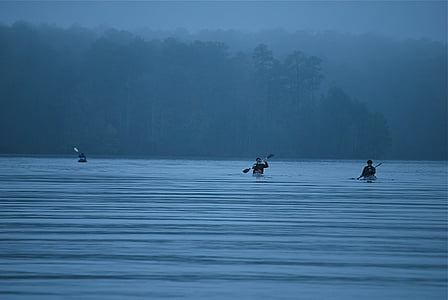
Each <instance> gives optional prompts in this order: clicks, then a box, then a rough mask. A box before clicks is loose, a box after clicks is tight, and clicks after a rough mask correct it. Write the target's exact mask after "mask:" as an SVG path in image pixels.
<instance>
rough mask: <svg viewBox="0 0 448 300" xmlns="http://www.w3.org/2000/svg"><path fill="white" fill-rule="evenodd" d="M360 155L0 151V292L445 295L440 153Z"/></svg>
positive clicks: (66, 295)
mask: <svg viewBox="0 0 448 300" xmlns="http://www.w3.org/2000/svg"><path fill="white" fill-rule="evenodd" d="M364 163H365V162H364V161H331V160H322V161H318V160H312V161H281V160H279V159H276V158H275V157H274V158H273V159H272V160H271V166H270V168H268V169H266V171H265V176H264V177H263V178H255V177H253V176H252V175H251V174H250V173H248V174H244V173H242V172H241V170H243V169H244V168H247V167H249V166H251V164H252V161H247V160H170V159H154V160H150V159H100V158H90V159H89V162H88V163H78V162H77V161H76V159H74V158H26V157H0V298H1V299H165V298H167V299H394V300H396V299H407V300H408V299H425V300H427V299H447V288H448V284H447V281H448V275H447V274H448V273H447V272H448V267H447V266H448V265H447V262H448V254H447V252H448V240H447V233H448V229H447V228H448V227H447V224H448V223H447V197H448V192H447V185H448V181H447V179H448V174H447V163H446V162H411V161H384V162H383V165H381V166H380V167H378V170H377V175H378V180H376V181H375V182H371V183H368V182H364V181H358V180H353V179H352V178H353V177H357V176H359V174H360V173H361V170H362V168H363V167H364ZM375 163H378V162H374V164H375Z"/></svg>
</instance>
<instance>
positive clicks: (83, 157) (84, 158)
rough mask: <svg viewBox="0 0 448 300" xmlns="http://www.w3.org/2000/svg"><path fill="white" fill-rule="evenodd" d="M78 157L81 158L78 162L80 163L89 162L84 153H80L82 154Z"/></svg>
mask: <svg viewBox="0 0 448 300" xmlns="http://www.w3.org/2000/svg"><path fill="white" fill-rule="evenodd" d="M78 157H79V160H78V161H80V162H85V161H87V157H86V156H85V155H84V153H80V154H79V155H78Z"/></svg>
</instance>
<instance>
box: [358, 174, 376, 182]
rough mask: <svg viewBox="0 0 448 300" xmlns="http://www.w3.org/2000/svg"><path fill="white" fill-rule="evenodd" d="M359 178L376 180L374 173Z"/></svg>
mask: <svg viewBox="0 0 448 300" xmlns="http://www.w3.org/2000/svg"><path fill="white" fill-rule="evenodd" d="M361 180H366V181H373V180H376V176H375V175H370V176H365V177H363V178H362V179H361Z"/></svg>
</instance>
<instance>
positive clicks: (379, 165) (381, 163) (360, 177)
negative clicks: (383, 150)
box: [353, 163, 383, 180]
mask: <svg viewBox="0 0 448 300" xmlns="http://www.w3.org/2000/svg"><path fill="white" fill-rule="evenodd" d="M382 164H383V163H379V164H377V165H376V166H375V169H376V168H378V167H379V166H381V165H382ZM361 177H362V175H361V176H359V177H358V178H356V180H359V178H361ZM353 179H355V178H353Z"/></svg>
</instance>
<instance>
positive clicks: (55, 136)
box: [0, 22, 448, 159]
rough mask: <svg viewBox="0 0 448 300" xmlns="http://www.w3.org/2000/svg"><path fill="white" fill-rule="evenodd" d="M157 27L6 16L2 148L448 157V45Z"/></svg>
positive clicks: (1, 39) (1, 55)
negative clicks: (136, 29) (9, 20)
mask: <svg viewBox="0 0 448 300" xmlns="http://www.w3.org/2000/svg"><path fill="white" fill-rule="evenodd" d="M149 33H151V34H152V35H151V34H149ZM149 33H148V32H146V33H145V32H140V33H131V32H126V31H119V30H114V29H107V30H101V31H99V30H92V29H86V28H81V27H72V28H68V29H64V28H58V27H54V26H45V25H42V26H35V25H31V24H26V23H23V22H19V23H16V24H13V25H11V26H0V65H1V66H2V67H1V69H0V101H1V107H2V109H1V110H0V125H1V126H0V138H1V143H0V153H3V154H10V153H14V154H27V153H34V154H67V153H70V152H72V151H73V146H75V145H76V146H77V147H79V148H80V149H82V150H83V151H84V152H86V153H87V154H102V155H144V156H201V157H237V156H257V155H262V154H263V153H269V152H273V153H276V154H277V155H278V156H282V157H290V158H363V159H365V158H372V159H379V158H396V159H447V153H448V148H447V138H448V137H447V103H446V100H447V86H446V82H447V70H446V68H447V67H446V65H447V58H446V45H445V44H441V43H437V42H430V41H426V40H421V41H395V40H390V39H387V38H381V37H376V36H364V37H350V36H341V35H339V34H337V33H325V34H316V35H311V34H305V33H295V34H287V33H284V32H280V33H277V35H276V34H274V33H275V32H269V33H265V34H264V35H263V34H261V33H259V35H257V34H253V35H251V36H250V38H243V37H244V34H242V33H238V32H227V33H225V34H224V33H222V32H221V33H219V32H217V33H215V34H213V33H212V32H206V33H204V32H203V33H201V34H198V35H196V36H194V35H189V34H186V33H183V36H176V34H175V33H173V34H166V35H163V34H160V33H159V34H158V36H155V35H156V34H154V33H152V32H149ZM238 40H241V43H238V42H237V41H238ZM281 41H283V43H282V42H281ZM363 51H364V52H363Z"/></svg>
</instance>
